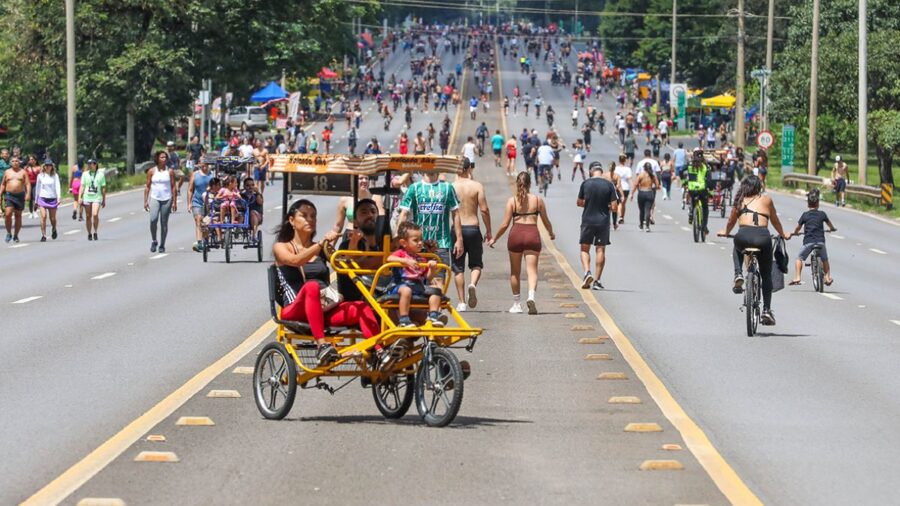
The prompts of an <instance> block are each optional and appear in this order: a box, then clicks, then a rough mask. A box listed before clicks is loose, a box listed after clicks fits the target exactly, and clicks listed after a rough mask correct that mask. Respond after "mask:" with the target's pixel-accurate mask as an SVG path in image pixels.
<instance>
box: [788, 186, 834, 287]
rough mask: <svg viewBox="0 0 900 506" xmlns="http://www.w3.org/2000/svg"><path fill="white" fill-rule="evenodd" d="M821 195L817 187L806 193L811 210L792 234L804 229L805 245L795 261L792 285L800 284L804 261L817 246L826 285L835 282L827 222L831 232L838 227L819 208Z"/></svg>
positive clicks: (798, 223)
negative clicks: (829, 251) (828, 246)
mask: <svg viewBox="0 0 900 506" xmlns="http://www.w3.org/2000/svg"><path fill="white" fill-rule="evenodd" d="M819 197H820V195H819V190H816V189H814V190H812V191H810V192H809V193H808V194H807V195H806V203H807V205H808V206H809V210H807V211H806V212H805V213H803V215H802V216H800V219H799V220H797V228H795V229H794V232H793V234H792V235H797V234H799V233H800V229H801V228H803V229H804V230H803V247H802V248H801V249H800V254H799V255H797V261H796V262H794V268H795V269H794V270H795V274H794V279H793V280H792V281H791V283H790V284H791V285H799V284H800V271H801V270H802V269H803V263H804V262H805V261H806V259H807V257H809V255H810V253H812V252H813V250H814V249H815V248H817V247H818V248H819V257H820V258H821V259H822V268H823V270H824V271H825V285H827V286H831V283H832V282H834V280H833V279H832V278H831V265H830V264H829V263H828V250H826V249H825V224H828V231H829V232H834V231H835V230H837V229H836V228H834V225H832V224H831V220H830V219H828V215H827V214H825V211H820V210H819Z"/></svg>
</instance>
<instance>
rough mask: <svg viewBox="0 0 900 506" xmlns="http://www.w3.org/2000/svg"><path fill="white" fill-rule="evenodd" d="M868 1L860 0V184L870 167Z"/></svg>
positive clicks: (864, 181)
mask: <svg viewBox="0 0 900 506" xmlns="http://www.w3.org/2000/svg"><path fill="white" fill-rule="evenodd" d="M866 1H867V0H859V90H858V94H859V120H858V122H859V132H858V137H859V139H858V140H857V146H856V148H857V157H858V159H859V178H858V180H859V184H866V169H867V168H868V162H869V160H868V158H869V156H868V155H869V151H868V150H869V142H868V141H869V139H868V125H867V124H866V123H868V118H869V100H868V98H869V97H868V96H867V92H868V88H869V86H868V77H869V76H868V75H866V73H867V72H868V66H869V60H868V59H869V55H868V53H869V52H868V45H869V43H868V40H866V39H867V38H868V25H867V23H866V21H867V14H866Z"/></svg>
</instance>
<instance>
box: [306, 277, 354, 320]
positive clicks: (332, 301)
mask: <svg viewBox="0 0 900 506" xmlns="http://www.w3.org/2000/svg"><path fill="white" fill-rule="evenodd" d="M300 274H302V275H303V283H304V284H306V271H305V270H303V267H300ZM343 301H344V296H343V295H341V292H339V291H338V289H337V281H336V280H335V281H332V282H331V284H329V285H325V286H321V284H320V285H319V302H320V303H321V304H322V312H323V313H327V312H328V311H331V310H332V309H334V308H335V307H337V305H338V304H340V303H341V302H343Z"/></svg>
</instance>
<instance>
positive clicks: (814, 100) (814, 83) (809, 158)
mask: <svg viewBox="0 0 900 506" xmlns="http://www.w3.org/2000/svg"><path fill="white" fill-rule="evenodd" d="M812 16H813V17H812V24H813V25H812V51H811V52H812V56H811V58H810V59H811V62H810V69H809V142H807V144H806V145H807V147H808V148H809V153H807V155H806V173H807V174H815V173H816V151H817V149H816V116H817V115H818V114H819V103H818V99H819V97H818V89H819V0H813V13H812Z"/></svg>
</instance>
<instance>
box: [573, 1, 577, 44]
mask: <svg viewBox="0 0 900 506" xmlns="http://www.w3.org/2000/svg"><path fill="white" fill-rule="evenodd" d="M577 29H578V0H575V24H574V25H572V33H573V34H574V35H575V36H576V37H578V33H576V32H575V30H577Z"/></svg>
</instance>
